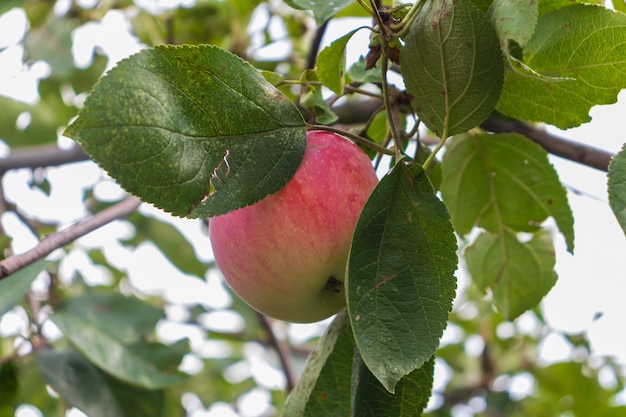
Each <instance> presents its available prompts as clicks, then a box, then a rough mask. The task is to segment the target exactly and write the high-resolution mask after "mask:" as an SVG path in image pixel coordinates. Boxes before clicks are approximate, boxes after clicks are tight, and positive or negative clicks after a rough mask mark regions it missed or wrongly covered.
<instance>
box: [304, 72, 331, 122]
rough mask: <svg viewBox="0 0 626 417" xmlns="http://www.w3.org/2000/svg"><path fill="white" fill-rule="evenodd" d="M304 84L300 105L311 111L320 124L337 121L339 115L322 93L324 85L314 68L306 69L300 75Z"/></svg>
mask: <svg viewBox="0 0 626 417" xmlns="http://www.w3.org/2000/svg"><path fill="white" fill-rule="evenodd" d="M300 82H302V84H303V88H302V94H301V95H300V106H301V107H302V108H303V109H305V110H308V111H310V112H311V114H312V115H313V117H314V118H315V121H316V122H317V123H319V124H326V125H329V124H331V123H334V122H336V121H337V119H338V116H337V115H336V114H335V113H333V111H332V110H331V108H330V106H329V104H328V102H327V101H326V100H325V99H324V96H323V95H322V87H321V86H320V85H319V83H318V82H319V77H318V75H317V73H316V72H315V71H313V70H306V71H304V72H303V73H302V76H301V77H300Z"/></svg>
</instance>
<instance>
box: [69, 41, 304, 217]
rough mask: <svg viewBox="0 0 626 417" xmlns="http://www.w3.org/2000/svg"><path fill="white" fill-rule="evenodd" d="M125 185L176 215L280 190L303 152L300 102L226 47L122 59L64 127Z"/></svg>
mask: <svg viewBox="0 0 626 417" xmlns="http://www.w3.org/2000/svg"><path fill="white" fill-rule="evenodd" d="M66 135H68V136H70V137H72V138H74V139H76V140H78V141H79V142H80V143H81V144H82V145H83V147H84V149H85V151H86V152H87V153H88V154H89V155H90V156H91V157H92V158H93V159H94V160H95V161H96V162H98V163H99V164H100V165H101V166H102V167H103V168H104V169H105V170H107V171H108V172H109V174H110V175H111V176H112V177H114V178H115V179H116V180H118V181H119V183H120V184H121V185H122V186H123V187H124V188H125V189H126V190H128V191H129V192H131V193H133V194H135V195H138V196H139V197H141V198H142V199H143V200H144V201H147V202H151V203H153V204H154V205H156V206H157V207H160V208H162V209H164V210H166V211H169V212H171V213H172V214H175V215H178V216H191V217H210V216H214V215H219V214H224V213H226V212H228V211H232V210H235V209H237V208H241V207H244V206H247V205H250V204H253V203H255V202H257V201H259V200H260V199H262V198H264V197H265V196H267V195H268V194H270V193H273V192H276V191H278V190H279V189H280V188H281V187H282V186H283V185H284V184H285V183H286V182H287V181H288V180H289V179H290V178H291V176H292V175H293V173H294V172H295V171H296V169H297V168H298V166H299V164H300V162H301V160H302V156H303V155H304V148H305V136H306V130H305V127H304V121H303V119H302V116H301V114H300V113H299V111H298V109H297V108H296V106H295V105H294V104H293V103H292V102H291V101H289V100H288V99H287V98H286V97H285V96H284V95H282V94H281V93H280V92H279V91H278V90H276V89H275V88H274V87H273V86H272V85H271V84H269V83H268V82H267V81H266V80H265V79H264V78H263V76H262V75H261V74H260V73H259V72H258V71H257V70H256V69H254V68H253V67H252V66H250V65H249V64H247V63H246V62H245V61H243V60H242V59H240V58H239V57H237V56H235V55H233V54H231V53H230V52H227V51H225V50H223V49H220V48H217V47H214V46H209V45H203V46H197V47H192V46H185V47H173V46H159V47H155V48H153V49H147V50H144V51H142V52H140V53H138V54H136V55H133V56H132V57H130V58H127V59H125V60H123V61H121V62H120V63H119V64H118V65H117V66H116V67H115V68H114V69H113V70H111V71H110V72H109V73H108V74H107V75H106V76H105V77H103V78H102V79H101V80H100V82H98V84H96V86H95V87H94V89H93V90H92V92H91V93H90V95H89V97H88V98H87V100H86V101H85V105H84V107H83V109H82V110H81V112H80V113H79V117H78V119H77V120H76V121H75V122H74V123H73V124H72V125H71V126H70V127H69V128H68V129H67V130H66Z"/></svg>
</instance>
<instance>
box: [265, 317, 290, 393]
mask: <svg viewBox="0 0 626 417" xmlns="http://www.w3.org/2000/svg"><path fill="white" fill-rule="evenodd" d="M257 315H258V317H259V322H260V323H261V326H262V327H263V328H264V329H265V331H267V335H268V338H269V344H270V346H272V347H273V348H274V349H276V353H277V354H278V359H279V360H280V364H281V366H282V367H283V372H284V373H285V378H286V379H287V387H286V389H287V392H288V393H289V392H291V391H292V390H293V387H295V386H296V382H297V377H296V373H295V371H294V369H293V365H292V363H291V352H290V348H289V346H288V345H287V344H286V343H285V342H284V341H282V340H280V339H279V338H277V337H276V334H275V333H274V329H272V319H270V318H269V317H267V316H265V315H263V314H261V313H257Z"/></svg>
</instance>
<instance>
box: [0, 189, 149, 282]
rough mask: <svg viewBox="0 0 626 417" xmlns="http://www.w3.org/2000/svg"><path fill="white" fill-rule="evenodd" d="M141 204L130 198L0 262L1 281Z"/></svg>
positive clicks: (134, 198)
mask: <svg viewBox="0 0 626 417" xmlns="http://www.w3.org/2000/svg"><path fill="white" fill-rule="evenodd" d="M139 204H140V201H139V199H138V198H137V197H134V196H133V197H128V198H127V199H126V200H124V201H122V202H120V203H117V204H116V205H114V206H111V207H109V208H106V209H104V210H102V211H101V212H99V213H97V214H95V215H94V216H93V217H90V218H88V219H87V220H83V221H81V222H78V223H76V224H74V225H72V226H70V227H68V228H67V229H63V230H60V231H58V232H56V233H52V234H50V235H48V236H46V237H44V238H43V239H42V240H41V241H40V242H39V244H38V245H37V246H35V247H34V248H32V249H30V250H28V251H26V252H24V253H20V254H18V255H13V256H10V257H8V258H6V259H4V260H3V261H0V280H2V279H4V278H6V277H8V276H9V275H11V274H13V273H15V272H16V271H19V270H20V269H21V268H24V267H25V266H28V265H30V264H32V263H33V262H35V261H37V260H39V259H43V258H45V257H46V256H48V255H49V254H50V253H52V252H53V251H54V250H56V249H58V248H61V247H63V246H65V245H67V244H69V243H71V242H73V241H75V240H76V239H78V238H80V237H82V236H84V235H86V234H88V233H89V232H92V231H94V230H96V229H98V228H100V227H102V226H104V225H106V224H108V223H110V222H112V221H113V220H116V219H119V218H122V217H125V216H127V215H129V214H131V213H132V212H134V211H135V210H136V209H137V207H139Z"/></svg>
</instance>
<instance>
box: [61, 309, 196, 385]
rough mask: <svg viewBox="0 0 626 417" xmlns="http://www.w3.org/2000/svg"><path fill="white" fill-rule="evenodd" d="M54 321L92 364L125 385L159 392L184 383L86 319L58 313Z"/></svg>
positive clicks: (181, 378) (178, 377) (181, 379)
mask: <svg viewBox="0 0 626 417" xmlns="http://www.w3.org/2000/svg"><path fill="white" fill-rule="evenodd" d="M51 319H52V321H53V322H54V324H56V325H57V327H58V328H59V329H60V330H61V332H62V333H63V334H64V335H65V337H66V338H67V339H68V340H69V341H70V342H71V343H72V344H73V345H74V347H76V349H77V350H78V351H80V352H81V353H82V354H83V355H84V356H85V357H86V358H87V359H89V361H90V362H91V363H93V364H94V365H96V366H98V367H99V368H100V369H102V370H103V371H105V372H107V373H109V374H111V375H113V376H115V377H116V378H118V379H121V380H122V381H125V382H127V383H129V384H132V385H137V386H140V387H144V388H149V389H157V388H162V387H165V386H168V385H172V384H176V383H179V382H181V381H183V380H184V378H183V377H181V376H178V375H173V374H169V373H165V372H162V371H161V370H159V369H157V368H156V367H155V364H153V363H152V362H149V361H148V360H147V359H146V358H145V357H143V356H141V355H139V354H137V353H136V347H135V348H134V349H133V348H131V347H129V346H127V345H126V344H124V343H123V342H121V341H120V340H118V339H117V338H115V337H114V336H112V335H111V334H110V333H108V331H107V330H108V329H102V328H101V327H99V326H98V323H93V322H92V321H91V320H89V319H87V318H85V317H82V316H78V315H73V314H71V313H69V312H68V313H62V312H56V313H55V314H54V315H52V316H51Z"/></svg>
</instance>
